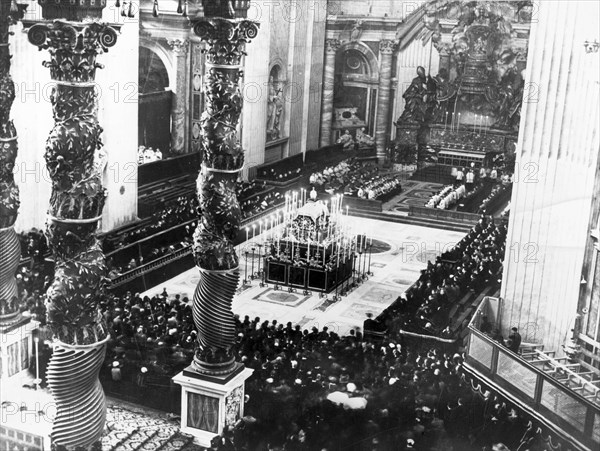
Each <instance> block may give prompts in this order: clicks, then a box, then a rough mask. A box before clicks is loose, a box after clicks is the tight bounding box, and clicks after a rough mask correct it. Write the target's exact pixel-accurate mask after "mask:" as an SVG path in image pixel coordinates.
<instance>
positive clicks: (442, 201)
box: [425, 184, 467, 210]
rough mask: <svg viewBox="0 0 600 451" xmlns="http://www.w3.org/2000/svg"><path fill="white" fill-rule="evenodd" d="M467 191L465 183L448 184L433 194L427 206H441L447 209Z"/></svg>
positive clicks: (440, 207) (441, 208)
mask: <svg viewBox="0 0 600 451" xmlns="http://www.w3.org/2000/svg"><path fill="white" fill-rule="evenodd" d="M466 193H467V190H466V187H465V185H462V184H461V185H458V186H457V187H455V186H454V185H446V186H444V187H443V188H442V189H440V190H439V191H438V192H437V193H435V194H432V195H431V197H430V198H429V200H428V201H427V203H426V204H425V206H426V207H427V208H439V209H440V210H447V209H449V208H452V207H453V206H454V205H455V204H456V203H457V202H458V201H459V200H460V199H462V198H463V197H465V195H466Z"/></svg>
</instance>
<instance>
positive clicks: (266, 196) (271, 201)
mask: <svg viewBox="0 0 600 451" xmlns="http://www.w3.org/2000/svg"><path fill="white" fill-rule="evenodd" d="M283 202H284V196H283V194H281V192H279V191H278V190H275V189H273V190H268V191H265V192H261V193H259V194H258V195H255V196H252V197H250V198H248V199H245V200H241V201H240V208H241V209H242V218H243V219H246V218H251V217H252V216H256V215H258V214H260V213H262V212H263V211H266V210H269V209H271V208H273V207H275V206H276V205H280V204H282V203H283Z"/></svg>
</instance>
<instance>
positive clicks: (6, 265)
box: [0, 226, 21, 315]
mask: <svg viewBox="0 0 600 451" xmlns="http://www.w3.org/2000/svg"><path fill="white" fill-rule="evenodd" d="M0 249H1V250H2V255H1V258H0V299H5V300H6V301H9V300H12V299H13V297H15V296H17V281H16V280H15V272H16V271H17V268H18V267H19V260H20V259H21V245H20V244H19V238H18V237H17V234H16V232H15V229H14V227H12V226H11V227H7V228H4V229H0ZM5 313H9V312H5ZM0 315H2V312H1V311H0Z"/></svg>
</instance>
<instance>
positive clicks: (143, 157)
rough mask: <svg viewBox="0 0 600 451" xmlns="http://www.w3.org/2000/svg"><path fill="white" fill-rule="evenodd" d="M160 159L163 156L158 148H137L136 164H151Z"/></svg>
mask: <svg viewBox="0 0 600 451" xmlns="http://www.w3.org/2000/svg"><path fill="white" fill-rule="evenodd" d="M162 159H163V154H162V152H161V151H160V149H159V148H158V147H157V148H156V149H153V148H152V147H145V146H139V147H138V164H146V163H152V162H153V161H158V160H162Z"/></svg>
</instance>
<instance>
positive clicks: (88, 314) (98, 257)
mask: <svg viewBox="0 0 600 451" xmlns="http://www.w3.org/2000/svg"><path fill="white" fill-rule="evenodd" d="M116 27H118V26H114V25H107V24H104V23H99V22H96V21H91V22H86V23H76V22H67V21H62V20H54V21H44V22H38V23H36V24H34V25H32V26H31V27H30V28H29V31H28V39H29V41H30V42H31V43H32V44H33V45H35V46H36V47H38V48H39V49H40V50H48V52H49V54H50V59H49V60H48V61H45V62H44V63H43V65H44V66H45V67H47V68H48V69H50V75H51V77H52V80H53V82H54V83H55V85H54V87H53V89H52V94H51V102H52V108H53V116H54V121H55V124H54V127H53V128H52V130H51V131H50V134H49V136H48V139H47V141H46V151H45V153H44V158H45V160H46V166H47V168H48V172H49V174H50V177H51V178H52V194H51V197H50V205H49V208H48V222H47V224H46V235H47V237H48V241H49V245H50V249H51V250H52V253H53V255H54V259H55V273H54V280H53V282H52V284H51V285H50V287H49V288H48V291H47V293H46V309H47V320H48V325H49V327H50V329H51V330H52V332H53V333H54V336H55V340H56V344H55V347H54V352H53V355H52V359H51V360H50V363H49V366H48V371H47V380H48V385H49V387H50V389H51V391H52V394H53V395H54V399H55V401H56V403H57V414H56V419H55V421H54V423H53V428H52V442H53V449H60V450H78V449H91V448H94V447H97V446H98V444H99V440H100V438H101V436H102V433H103V429H104V422H105V417H106V404H105V398H104V392H103V391H102V386H101V385H100V382H99V380H98V373H99V371H100V368H101V366H102V363H103V361H104V355H105V352H106V342H107V341H108V339H109V337H110V336H109V332H108V327H107V325H106V323H105V321H104V318H103V317H102V315H101V313H100V310H99V303H100V301H101V299H102V297H103V296H104V288H105V284H106V282H107V280H108V279H107V277H106V276H107V268H106V264H105V260H104V254H103V252H102V248H101V246H100V243H99V241H98V239H97V236H96V232H97V227H98V221H99V220H100V217H101V215H102V209H103V206H104V199H105V190H104V187H103V186H102V173H101V171H102V168H103V163H104V161H103V159H102V155H103V150H102V141H101V138H100V135H101V134H102V127H101V126H100V124H99V123H98V117H97V116H98V99H97V92H96V88H95V82H94V80H95V75H96V69H98V68H102V65H101V64H99V63H97V62H96V58H97V56H98V55H99V54H101V53H102V52H105V51H107V50H108V49H109V48H110V47H112V46H113V45H115V44H116V41H117V30H118V28H116Z"/></svg>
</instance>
